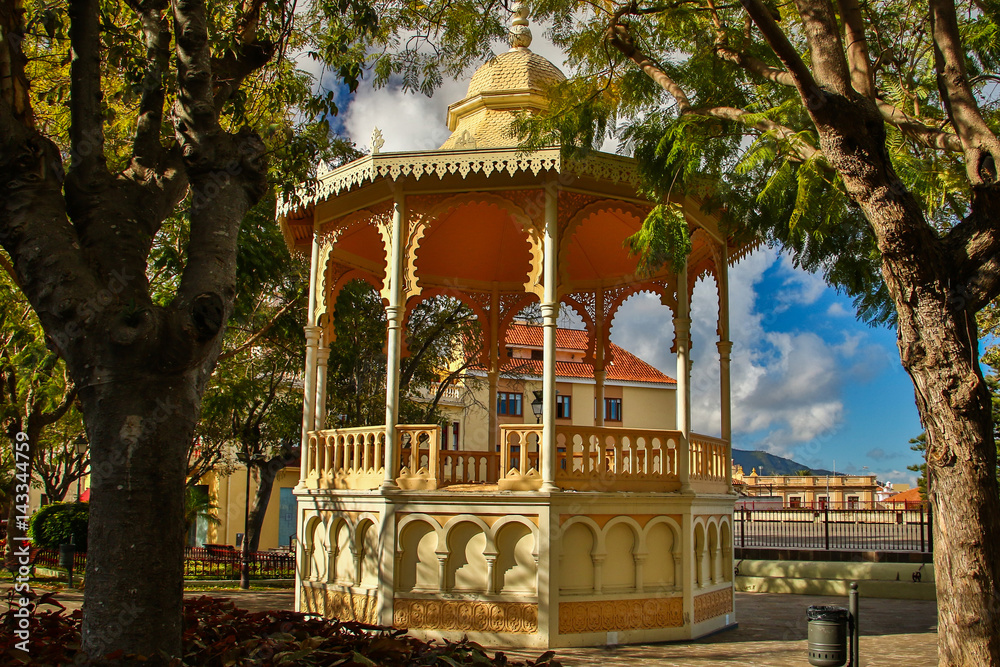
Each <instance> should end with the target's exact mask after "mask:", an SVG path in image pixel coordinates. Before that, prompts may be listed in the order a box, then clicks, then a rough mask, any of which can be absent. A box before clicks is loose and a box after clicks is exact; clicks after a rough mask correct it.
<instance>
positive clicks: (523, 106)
mask: <svg viewBox="0 0 1000 667" xmlns="http://www.w3.org/2000/svg"><path fill="white" fill-rule="evenodd" d="M510 43H511V49H510V51H508V52H506V53H501V54H500V55H498V56H497V57H495V58H493V59H492V60H489V61H488V62H486V63H484V64H483V65H482V66H481V67H480V68H479V69H477V70H476V73H475V74H473V75H472V81H470V82H469V92H468V93H467V94H466V96H465V99H463V100H460V101H458V102H456V103H455V104H452V105H451V106H449V107H448V128H449V129H450V130H452V134H451V136H450V137H448V140H447V141H446V142H444V144H443V145H442V146H441V148H442V149H444V150H448V149H455V150H471V149H476V148H501V147H511V146H516V145H517V140H516V139H515V138H514V137H513V135H512V134H511V132H510V124H511V121H513V120H514V117H515V116H516V115H517V114H518V113H523V112H528V113H536V112H538V111H542V110H544V109H546V108H547V107H548V98H547V97H546V94H547V92H548V89H549V88H550V87H552V86H553V85H555V84H557V83H560V82H562V81H565V80H566V75H564V74H563V73H562V72H561V71H559V68H558V67H556V66H555V65H553V64H552V63H551V62H549V61H548V60H546V59H545V58H543V57H542V56H540V55H538V54H537V53H533V52H532V51H531V50H530V49H528V46H529V45H530V44H531V31H530V30H529V29H528V21H527V10H526V9H525V8H524V6H523V5H522V4H521V3H516V4H515V6H514V21H513V25H512V26H511V30H510Z"/></svg>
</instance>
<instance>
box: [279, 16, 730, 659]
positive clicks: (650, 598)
mask: <svg viewBox="0 0 1000 667" xmlns="http://www.w3.org/2000/svg"><path fill="white" fill-rule="evenodd" d="M518 17H520V18H521V19H523V14H521V13H519V14H515V18H516V19H517V18H518ZM525 23H526V22H525ZM525 23H521V24H518V23H517V21H515V25H521V26H524V25H525ZM524 32H526V28H525V30H523V31H520V32H517V34H518V35H521V37H520V38H518V37H515V39H514V47H513V48H512V49H511V51H510V52H508V53H505V54H502V55H500V56H498V57H497V58H495V59H494V60H492V61H490V62H489V63H487V64H486V65H484V66H483V67H482V68H480V70H479V71H478V72H477V73H476V75H475V76H474V77H473V80H472V83H471V84H470V88H469V94H468V95H467V97H466V98H465V99H464V100H461V101H460V102H457V103H456V104H454V105H452V107H451V108H450V110H449V126H450V128H451V129H452V130H453V134H452V137H451V138H449V140H448V142H446V143H445V145H444V147H442V149H439V150H436V151H423V152H408V153H398V152H397V153H389V152H386V153H383V152H377V144H376V152H375V153H373V154H372V155H369V156H366V157H364V158H361V159H359V160H357V161H355V162H352V163H350V164H348V165H345V166H344V167H341V168H339V169H336V170H333V171H326V172H325V173H321V174H320V179H319V180H320V185H319V187H318V188H317V190H316V191H315V192H313V193H312V194H308V195H304V196H303V197H302V198H301V201H300V202H299V203H297V204H296V205H294V206H285V207H283V208H282V209H281V210H279V222H280V224H281V226H282V230H283V232H284V234H285V237H286V240H287V242H288V244H289V245H290V246H291V247H292V248H293V249H295V250H297V251H300V252H302V253H308V254H309V255H310V257H311V285H310V301H309V312H308V326H307V327H306V345H307V348H306V350H307V355H306V367H305V373H304V385H305V409H304V418H303V433H302V438H303V448H302V462H301V468H300V475H301V479H300V483H299V485H298V487H297V488H296V491H295V493H296V495H297V498H298V526H299V528H298V558H299V560H298V562H299V568H298V576H297V584H296V585H297V592H296V605H297V608H299V609H302V610H307V611H311V612H315V613H320V614H325V615H327V616H336V617H340V618H353V619H357V620H363V621H368V622H373V623H381V624H386V625H389V624H392V625H396V626H397V627H406V628H409V629H411V630H412V631H414V632H416V633H419V634H422V635H425V636H428V637H445V638H459V637H461V636H464V635H468V636H469V637H470V638H472V639H474V640H476V641H480V642H482V643H485V644H489V645H506V646H519V645H520V646H539V647H541V646H573V645H595V644H605V643H607V642H611V641H613V642H614V643H629V642H643V641H663V640H676V639H685V638H692V637H698V636H702V635H704V634H707V633H710V632H714V631H717V630H719V629H721V628H725V627H727V626H730V625H731V624H732V623H733V617H732V612H733V589H732V529H731V516H732V508H733V499H732V495H731V494H732V491H731V479H730V469H731V468H730V461H731V456H730V444H729V439H730V426H729V354H730V350H731V343H730V342H729V335H728V319H727V313H728V300H727V294H728V286H727V267H728V265H729V263H730V262H731V261H732V260H733V259H734V257H735V256H736V255H737V254H738V253H739V252H740V249H739V248H737V247H736V246H734V245H733V244H732V242H731V241H730V240H729V239H727V238H726V236H725V235H724V234H723V233H722V232H720V229H719V227H718V225H717V224H716V223H715V221H714V220H713V219H712V218H711V217H709V216H706V215H704V214H702V213H701V212H700V208H699V206H698V204H697V202H693V201H684V202H678V203H679V204H681V205H682V206H683V209H684V211H685V215H686V217H687V219H688V221H689V225H690V229H691V236H692V242H693V250H692V252H691V254H690V256H689V258H688V260H687V261H686V262H685V263H683V264H682V265H681V266H678V267H674V268H676V270H673V269H669V270H667V269H665V270H663V271H661V272H660V273H657V274H655V275H652V276H646V277H639V276H638V275H637V264H636V262H637V260H636V258H635V257H631V256H630V255H629V253H628V251H627V250H626V249H625V246H624V243H623V242H624V240H625V239H626V238H627V237H628V236H630V235H631V234H633V233H634V232H635V231H636V230H638V229H639V228H640V226H641V224H642V221H643V219H644V218H645V217H646V215H647V214H648V213H649V211H650V210H651V209H652V206H653V203H652V202H650V201H648V200H646V199H644V198H643V197H642V196H641V195H640V194H639V192H638V189H637V185H638V183H637V175H636V171H635V167H634V164H633V163H632V161H631V160H630V159H628V158H625V157H620V156H614V155H608V154H603V153H594V154H591V155H590V156H589V157H587V158H586V159H579V160H572V161H570V160H566V159H564V158H563V157H562V155H561V154H560V152H559V150H558V149H554V148H553V149H545V150H540V151H535V152H530V153H524V152H522V151H520V149H518V148H517V147H516V146H512V145H511V144H513V141H512V140H511V139H510V138H509V136H508V135H507V134H506V132H505V131H502V130H503V129H504V128H505V127H506V124H508V123H509V121H510V110H511V109H515V110H527V111H529V112H531V111H537V110H540V109H544V108H545V105H546V99H545V91H546V89H547V87H548V86H550V85H552V84H553V83H557V82H558V81H559V80H560V79H561V78H562V74H561V73H560V72H559V71H558V69H557V68H555V67H554V66H553V65H552V64H551V63H549V62H548V61H546V60H545V59H544V58H541V57H540V56H538V55H537V54H534V53H532V52H531V51H530V50H529V49H528V43H525V41H524V38H523V35H524ZM519 40H520V41H519ZM529 43H530V42H529ZM498 128H499V129H498ZM706 275H710V276H711V277H712V278H713V279H714V281H715V284H716V285H717V286H718V291H719V317H718V329H717V332H718V339H717V340H715V341H705V342H704V344H710V343H714V344H715V345H716V346H717V348H718V351H719V363H720V377H721V381H720V389H721V396H720V401H721V415H722V417H721V424H720V432H721V437H718V438H716V437H708V436H704V435H698V434H695V433H692V432H691V429H690V412H691V411H690V395H691V392H690V361H689V359H690V357H689V349H690V345H691V341H690V303H691V294H692V290H693V286H694V283H695V281H696V280H697V279H698V278H699V277H702V276H706ZM355 279H361V280H364V281H367V282H368V283H370V284H371V285H372V286H373V287H375V288H376V289H377V290H379V292H380V294H381V297H382V299H383V303H384V305H385V312H386V320H387V327H388V332H387V364H386V387H387V389H386V413H385V421H384V423H381V424H371V425H368V426H363V427H355V428H327V417H326V414H325V404H326V386H325V384H326V382H325V377H326V359H327V355H328V354H329V347H328V345H329V343H330V340H331V336H332V335H333V333H332V332H333V326H332V317H333V314H334V307H333V306H334V304H335V303H336V299H337V296H338V294H339V293H340V291H341V290H342V289H343V287H344V286H345V285H346V284H347V283H348V282H350V281H351V280H355ZM639 292H651V293H654V294H656V295H657V296H658V297H659V299H660V301H661V303H662V304H663V305H665V306H668V307H669V308H671V310H672V312H673V316H674V317H673V321H674V332H675V337H674V341H673V346H674V349H675V351H676V356H677V376H676V379H677V391H676V392H671V400H676V406H675V409H676V415H677V418H676V425H675V427H674V428H672V429H669V430H655V429H630V428H622V427H620V426H610V425H607V424H605V423H604V418H603V414H602V413H601V411H599V410H595V413H596V414H595V418H594V423H593V424H592V425H585V426H566V425H562V424H560V425H557V424H556V413H555V410H556V406H555V382H556V355H555V345H556V321H557V317H558V313H559V309H560V308H561V307H570V308H572V309H573V310H574V311H575V312H576V313H577V314H578V315H579V316H580V317H581V318H582V320H583V322H584V326H585V327H586V329H587V333H588V349H587V352H586V357H587V360H588V361H589V362H590V363H592V364H593V367H594V378H593V381H594V387H595V395H596V396H597V397H598V404H603V401H601V400H600V397H602V396H603V391H604V389H603V387H604V382H605V377H606V365H605V364H606V360H605V350H606V349H607V348H608V345H609V333H610V329H611V323H612V322H613V320H614V317H615V314H616V312H617V310H618V308H619V307H620V306H621V305H622V303H624V301H625V300H626V299H627V298H628V297H629V296H631V295H634V294H636V293H639ZM441 295H446V296H450V297H454V298H456V299H459V300H461V301H462V302H463V303H465V304H466V305H468V306H469V308H471V309H472V310H473V311H474V312H475V314H476V316H477V318H478V319H479V322H480V326H481V331H482V335H483V336H484V338H485V339H486V342H487V344H486V345H485V346H484V347H483V352H482V359H481V360H480V364H481V367H482V368H483V369H484V370H485V373H486V377H487V380H488V383H489V390H490V391H489V399H488V401H487V405H490V406H496V394H497V384H498V377H499V374H500V368H501V363H502V361H503V359H502V354H503V352H502V341H503V340H504V336H505V332H506V330H507V328H508V327H510V326H511V324H512V322H513V319H514V317H515V315H517V314H518V313H519V312H520V311H521V310H522V309H523V308H524V307H525V306H527V305H528V304H530V303H533V302H538V303H539V305H540V310H541V313H542V327H543V331H544V336H543V338H544V350H543V362H542V366H543V379H542V386H543V413H542V415H541V423H539V424H504V425H498V424H497V420H496V414H495V410H490V424H489V428H488V429H487V433H488V442H486V443H482V446H481V447H478V448H476V449H475V450H469V451H454V450H448V449H445V448H444V447H443V443H442V440H441V437H442V436H441V430H440V427H439V426H438V425H432V424H402V423H399V419H398V409H397V407H398V401H399V365H400V359H401V358H402V357H403V356H404V355H405V354H407V350H406V348H405V328H406V324H407V320H408V316H409V314H410V312H412V309H413V308H414V307H415V306H416V305H417V304H419V303H420V302H421V301H423V300H425V299H429V298H432V297H435V296H441ZM674 394H675V395H676V398H674Z"/></svg>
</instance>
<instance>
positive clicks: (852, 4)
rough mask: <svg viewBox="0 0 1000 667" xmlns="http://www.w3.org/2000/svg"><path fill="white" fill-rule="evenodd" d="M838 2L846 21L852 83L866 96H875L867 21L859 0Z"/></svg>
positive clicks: (845, 29)
mask: <svg viewBox="0 0 1000 667" xmlns="http://www.w3.org/2000/svg"><path fill="white" fill-rule="evenodd" d="M837 4H838V6H839V7H840V17H841V19H842V20H843V22H844V37H845V40H846V42H847V65H848V68H849V69H850V72H851V83H852V84H853V85H854V90H856V91H858V92H859V93H861V94H862V95H864V96H865V97H870V98H874V97H875V84H874V82H873V80H872V69H871V59H870V57H869V55H868V40H867V39H866V38H865V23H864V19H863V18H862V17H861V8H860V7H859V6H858V0H837Z"/></svg>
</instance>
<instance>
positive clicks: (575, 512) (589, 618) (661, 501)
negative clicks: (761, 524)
mask: <svg viewBox="0 0 1000 667" xmlns="http://www.w3.org/2000/svg"><path fill="white" fill-rule="evenodd" d="M668 433H669V432H668ZM619 453H620V452H619ZM626 453H627V452H626ZM441 454H444V452H441ZM464 454H466V455H471V453H469V452H466V453H464ZM599 458H600V457H596V458H593V459H591V464H594V463H596V462H597V459H599ZM668 458H669V457H668ZM625 459H628V457H627V456H626V457H625ZM651 459H652V455H651ZM664 460H666V459H664ZM632 464H633V465H635V459H634V458H633V459H632ZM484 466H485V464H484ZM617 466H618V467H617V468H612V469H611V470H610V471H609V470H607V469H606V470H604V471H603V472H604V475H603V479H604V483H603V484H604V485H603V486H600V487H597V488H599V489H600V490H595V491H577V490H564V491H557V492H552V493H548V492H543V491H502V490H499V489H498V487H497V485H496V484H495V483H489V482H486V481H485V480H484V483H482V484H461V485H459V484H456V485H453V486H448V487H445V488H443V489H430V490H398V491H395V490H394V491H382V490H379V489H372V490H352V489H336V488H319V487H320V486H321V485H320V484H316V483H313V484H310V483H308V481H307V483H306V484H305V485H303V486H300V487H299V488H298V489H296V495H297V497H298V506H299V526H300V527H301V529H300V533H299V534H300V538H301V539H300V543H299V561H298V562H299V570H298V576H297V596H296V608H297V609H300V610H302V611H307V612H312V613H317V614H322V615H324V616H328V617H336V618H340V619H343V620H358V621H364V622H367V623H374V624H381V625H393V626H395V627H398V628H407V629H409V630H411V632H413V633H414V634H415V635H417V636H419V637H423V638H436V639H451V640H457V639H461V638H462V637H464V636H467V637H469V638H470V639H472V640H473V641H476V642H479V643H481V644H484V645H488V646H509V647H515V646H523V647H537V648H544V647H566V646H596V645H604V644H609V643H610V644H628V643H642V642H657V641H671V640H684V639H693V638H697V637H701V636H704V635H706V634H709V633H712V632H715V631H718V630H720V629H723V628H726V627H729V626H731V625H732V624H733V623H734V622H735V621H734V619H735V616H734V614H733V584H732V576H733V569H732V550H731V545H732V524H731V521H732V508H733V498H732V496H731V495H730V494H728V493H726V492H725V491H726V486H728V483H727V482H726V480H725V478H721V479H720V478H718V477H715V476H709V477H708V478H703V479H701V480H700V482H699V483H700V484H701V487H700V490H697V491H691V492H687V493H683V492H680V491H676V492H641V491H640V492H632V491H617V490H615V486H616V479H615V477H616V476H615V474H614V469H618V470H621V469H622V459H621V458H620V459H619V462H618V463H617ZM432 469H433V468H432ZM423 472H424V473H426V471H423ZM431 477H433V476H431ZM623 477H625V475H623ZM312 479H313V481H314V482H315V480H316V478H315V477H314V478H312ZM619 481H621V480H619ZM591 482H592V483H596V480H594V479H592V480H591ZM310 487H312V488H310ZM713 491H714V492H713Z"/></svg>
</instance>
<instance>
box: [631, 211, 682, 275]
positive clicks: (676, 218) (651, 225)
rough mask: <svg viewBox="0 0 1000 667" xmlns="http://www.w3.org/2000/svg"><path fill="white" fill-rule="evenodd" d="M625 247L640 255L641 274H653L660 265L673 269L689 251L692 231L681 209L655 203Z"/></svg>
mask: <svg viewBox="0 0 1000 667" xmlns="http://www.w3.org/2000/svg"><path fill="white" fill-rule="evenodd" d="M625 247H626V248H628V250H629V253H630V254H633V255H638V256H639V266H638V273H639V274H640V275H652V274H653V273H656V272H657V271H658V270H659V269H660V268H661V267H663V266H671V267H672V268H673V269H674V270H675V271H676V270H677V269H679V268H680V266H682V265H683V261H684V260H685V259H687V256H688V255H689V254H690V253H691V232H690V230H689V229H688V224H687V220H686V219H685V218H684V211H683V210H682V209H681V208H680V206H677V205H672V204H666V205H664V204H660V205H658V206H656V207H654V208H653V210H652V212H651V213H650V214H649V215H648V216H646V219H645V220H644V221H643V223H642V227H640V228H639V231H637V232H636V233H635V234H633V235H632V236H630V237H628V238H627V239H625Z"/></svg>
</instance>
